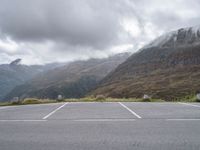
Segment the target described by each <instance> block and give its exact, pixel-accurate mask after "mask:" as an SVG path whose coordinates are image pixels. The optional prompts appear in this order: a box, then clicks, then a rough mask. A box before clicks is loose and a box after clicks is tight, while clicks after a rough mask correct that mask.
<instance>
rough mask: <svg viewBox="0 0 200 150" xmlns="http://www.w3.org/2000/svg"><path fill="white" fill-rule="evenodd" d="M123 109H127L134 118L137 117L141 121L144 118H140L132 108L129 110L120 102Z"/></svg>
mask: <svg viewBox="0 0 200 150" xmlns="http://www.w3.org/2000/svg"><path fill="white" fill-rule="evenodd" d="M118 103H119V104H120V105H121V106H122V107H124V108H125V109H127V110H128V111H129V112H130V113H131V114H133V115H134V116H136V117H137V118H139V119H141V118H142V117H141V116H139V115H138V114H137V113H136V112H134V111H133V110H131V109H130V108H128V107H127V106H126V105H124V104H122V103H121V102H118Z"/></svg>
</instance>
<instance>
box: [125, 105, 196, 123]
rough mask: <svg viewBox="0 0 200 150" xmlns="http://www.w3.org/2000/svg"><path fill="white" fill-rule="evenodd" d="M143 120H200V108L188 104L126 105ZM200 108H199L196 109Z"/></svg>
mask: <svg viewBox="0 0 200 150" xmlns="http://www.w3.org/2000/svg"><path fill="white" fill-rule="evenodd" d="M124 104H126V105H127V106H128V107H129V108H130V109H132V110H134V111H136V112H137V113H138V114H140V115H141V116H142V118H143V119H200V106H199V105H197V104H187V103H124ZM195 106H199V107H195Z"/></svg>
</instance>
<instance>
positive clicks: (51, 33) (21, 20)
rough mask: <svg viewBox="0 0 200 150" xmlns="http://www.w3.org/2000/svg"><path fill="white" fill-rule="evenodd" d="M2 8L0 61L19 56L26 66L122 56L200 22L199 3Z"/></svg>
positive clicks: (81, 2)
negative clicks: (123, 48) (121, 49)
mask: <svg viewBox="0 0 200 150" xmlns="http://www.w3.org/2000/svg"><path fill="white" fill-rule="evenodd" d="M163 3H165V4H163ZM0 4H1V5H0V55H1V54H2V57H0V63H3V62H6V61H5V60H6V58H8V61H10V59H13V58H14V57H22V58H24V63H27V64H30V63H46V62H51V61H55V60H56V61H68V60H74V59H82V58H89V57H104V56H106V55H109V54H111V53H115V52H116V53H117V51H115V48H114V47H116V46H120V45H130V44H131V45H132V51H135V50H137V49H139V48H140V47H141V46H142V45H144V44H146V43H147V42H149V41H150V40H152V39H153V38H155V37H156V36H158V35H160V34H162V33H164V32H167V31H170V30H175V29H177V28H180V27H185V26H193V25H197V24H199V23H200V21H199V20H200V12H199V9H200V3H199V1H198V0H190V1H188V0H168V1H165V2H163V1H161V0H139V1H138V0H109V1H108V0H28V1H27V0H0ZM113 49H114V50H113ZM47 54H48V55H47ZM30 59H33V60H35V61H30Z"/></svg>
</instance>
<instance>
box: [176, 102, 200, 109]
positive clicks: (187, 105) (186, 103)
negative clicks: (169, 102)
mask: <svg viewBox="0 0 200 150" xmlns="http://www.w3.org/2000/svg"><path fill="white" fill-rule="evenodd" d="M179 104H182V105H187V106H193V107H199V108H200V106H199V105H194V104H189V103H181V102H179Z"/></svg>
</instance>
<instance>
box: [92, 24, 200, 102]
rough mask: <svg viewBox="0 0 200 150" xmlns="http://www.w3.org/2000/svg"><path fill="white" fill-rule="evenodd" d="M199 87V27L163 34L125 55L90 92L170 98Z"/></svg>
mask: <svg viewBox="0 0 200 150" xmlns="http://www.w3.org/2000/svg"><path fill="white" fill-rule="evenodd" d="M199 90H200V27H189V28H182V29H179V30H177V31H173V32H170V33H167V34H164V35H162V36H160V37H158V38H157V39H155V40H154V41H152V42H151V43H150V44H148V45H146V46H144V47H143V48H142V49H140V50H139V51H138V52H137V53H135V54H133V55H132V56H131V57H129V58H128V59H127V60H126V61H125V62H124V63H122V64H121V65H119V66H118V67H117V68H116V69H115V70H114V71H113V72H111V73H110V74H109V75H108V76H106V77H105V78H104V79H103V80H102V82H101V84H100V85H99V86H98V88H96V89H95V90H94V91H93V92H92V93H91V94H93V95H98V94H103V95H105V96H110V97H117V98H119V97H127V98H128V97H142V96H143V95H144V94H148V95H151V96H153V97H155V98H162V99H166V100H173V99H176V98H182V97H184V96H187V95H190V94H194V93H196V92H198V91H199Z"/></svg>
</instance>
